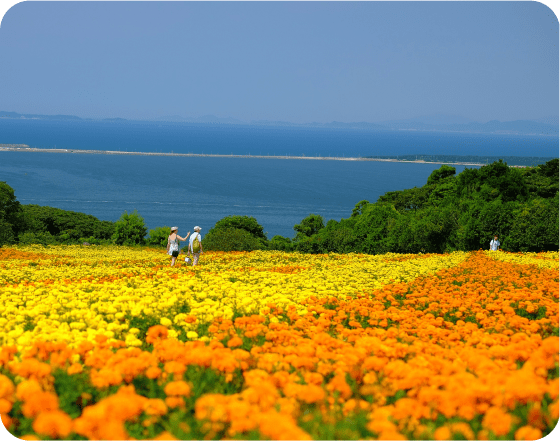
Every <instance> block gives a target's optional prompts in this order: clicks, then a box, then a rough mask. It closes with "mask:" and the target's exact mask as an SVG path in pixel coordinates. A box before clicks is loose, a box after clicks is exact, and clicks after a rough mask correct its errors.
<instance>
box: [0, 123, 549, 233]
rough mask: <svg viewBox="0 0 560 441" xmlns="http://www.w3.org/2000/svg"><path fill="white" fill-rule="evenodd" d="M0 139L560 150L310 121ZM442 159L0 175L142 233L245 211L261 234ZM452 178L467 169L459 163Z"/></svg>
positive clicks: (88, 129)
mask: <svg viewBox="0 0 560 441" xmlns="http://www.w3.org/2000/svg"><path fill="white" fill-rule="evenodd" d="M0 143H5V144H8V143H18V144H19V143H21V144H28V145H30V146H32V147H39V148H47V147H55V146H56V148H67V149H98V150H123V151H125V150H128V151H140V152H148V151H163V152H171V151H173V152H175V153H189V152H191V153H219V154H229V153H233V154H241V155H243V154H257V155H260V154H263V155H266V154H270V155H302V154H304V155H306V156H314V155H320V156H329V155H330V156H352V157H354V156H368V155H395V154H415V153H416V154H464V155H490V154H491V155H502V154H503V155H514V156H552V157H554V156H557V155H558V145H557V143H558V140H557V138H550V139H547V138H545V137H533V138H530V137H525V138H524V137H511V136H510V137H506V136H482V135H465V134H447V133H443V134H442V133H407V132H370V131H361V130H339V129H337V130H325V129H309V128H291V127H290V128H280V127H273V128H272V127H247V126H225V125H186V124H173V123H161V124H158V123H141V122H127V123H108V122H91V121H70V122H69V121H29V120H0ZM438 167H439V166H438V165H429V164H403V163H382V162H369V161H368V162H366V161H360V162H350V161H316V160H296V159H294V160H288V159H256V158H212V157H201V158H187V157H176V158H174V157H146V156H128V155H127V156H115V155H90V154H79V155H77V154H56V153H23V152H22V153H19V152H0V181H6V182H7V183H8V184H9V185H10V186H11V187H13V188H14V190H15V193H16V197H17V199H18V200H19V201H20V202H21V203H23V204H38V205H49V206H52V207H58V208H62V209H65V210H72V211H78V212H83V213H88V214H92V215H94V216H96V217H97V218H99V219H102V220H111V221H116V220H117V219H118V218H119V217H120V215H121V214H122V213H123V212H124V211H125V210H126V211H128V212H132V211H133V210H137V211H138V212H139V213H140V215H141V216H142V217H143V218H144V220H145V221H146V224H147V226H148V228H155V227H157V226H163V225H167V226H173V225H178V226H179V227H180V229H181V231H183V233H185V232H186V231H187V230H191V231H192V228H193V227H194V226H195V225H200V226H201V227H202V228H203V231H202V232H203V233H204V232H207V231H208V229H209V228H211V227H212V226H214V224H215V223H216V221H218V220H219V219H221V218H223V217H225V216H229V215H247V216H253V217H255V218H256V219H257V221H258V222H259V223H260V224H261V225H263V227H264V229H265V231H266V232H267V233H268V237H269V238H271V237H272V236H274V235H276V234H279V235H282V236H285V237H293V236H294V231H293V226H294V225H295V224H296V223H299V222H300V221H301V220H302V219H303V218H304V217H306V216H308V215H309V214H310V213H315V214H320V215H322V216H323V217H324V218H325V221H328V220H329V219H336V220H340V219H341V218H346V217H349V216H350V214H351V212H352V209H353V208H354V206H355V204H356V203H357V202H359V201H361V200H363V199H366V200H369V201H370V202H375V201H376V200H377V199H378V197H379V196H381V195H383V194H384V193H386V192H387V191H394V190H402V189H405V188H412V187H414V186H417V187H419V186H422V185H424V184H425V183H426V180H427V178H428V176H429V175H430V173H431V172H432V171H433V170H434V169H436V168H438ZM456 168H457V173H459V172H460V171H462V170H463V168H464V167H456Z"/></svg>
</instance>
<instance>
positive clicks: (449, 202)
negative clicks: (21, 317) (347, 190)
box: [0, 159, 559, 254]
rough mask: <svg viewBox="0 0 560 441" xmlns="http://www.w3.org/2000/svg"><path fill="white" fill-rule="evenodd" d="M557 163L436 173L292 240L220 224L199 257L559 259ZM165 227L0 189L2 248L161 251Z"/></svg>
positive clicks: (306, 222) (235, 219)
mask: <svg viewBox="0 0 560 441" xmlns="http://www.w3.org/2000/svg"><path fill="white" fill-rule="evenodd" d="M558 180H559V176H558V159H553V160H551V161H549V162H547V163H546V164H541V165H539V166H536V167H531V168H522V169H520V168H511V167H508V165H507V164H506V163H505V162H502V161H501V160H500V161H496V162H494V163H492V164H489V165H486V166H484V167H481V168H479V169H476V168H473V169H469V168H467V169H465V170H464V171H463V172H462V173H460V174H458V175H457V174H456V171H455V168H454V167H450V166H448V165H443V166H441V167H440V168H439V169H437V170H434V171H433V172H432V173H431V174H430V176H429V177H428V180H427V182H426V184H425V185H424V186H422V187H420V188H417V187H414V188H412V189H406V190H402V191H392V192H388V193H386V194H384V195H383V196H381V197H380V198H379V199H378V200H377V201H376V202H374V203H370V202H369V201H366V200H362V201H359V202H358V203H357V204H356V206H355V207H354V209H353V210H352V212H351V213H349V217H348V218H346V219H344V218H343V219H341V220H340V221H335V220H329V221H328V222H327V223H326V224H325V222H324V219H323V218H322V217H321V216H320V215H317V214H310V215H309V216H307V217H306V218H304V219H302V221H301V222H300V223H299V224H297V225H295V226H294V231H295V236H294V237H293V238H286V237H282V236H274V237H272V239H270V240H269V239H268V238H267V236H266V234H265V232H264V230H263V227H262V226H261V225H260V224H259V223H258V222H257V220H256V219H255V218H253V217H249V216H228V217H226V218H224V219H221V220H219V221H218V222H217V223H216V225H215V226H214V227H213V228H211V229H210V230H209V231H208V234H206V235H205V236H204V238H203V246H204V249H205V250H220V251H251V250H259V249H261V250H263V249H271V250H281V251H298V252H303V253H329V252H336V253H349V252H360V253H368V254H381V253H386V252H397V253H420V252H426V253H428V252H429V253H443V252H448V251H454V250H465V251H468V250H477V249H480V248H483V249H487V248H488V246H489V242H490V240H491V238H492V237H493V236H494V235H496V234H497V235H498V237H499V239H500V242H501V243H502V248H503V249H504V250H507V251H547V250H558V237H559V231H558V211H559V205H558V204H559V200H558ZM169 233H170V228H169V227H166V226H164V227H158V228H155V229H153V230H150V231H149V232H148V229H147V228H146V226H145V223H144V220H143V218H142V217H141V216H140V215H139V214H138V213H137V212H136V211H134V212H132V213H128V212H126V211H125V212H124V213H123V214H122V216H121V217H120V219H119V220H118V221H117V222H110V221H100V220H99V219H97V218H95V217H94V216H91V215H87V214H83V213H77V212H73V211H66V210H61V209H58V208H53V207H43V206H38V205H23V204H20V203H19V202H18V201H17V199H16V197H15V193H14V190H13V189H12V188H11V187H10V186H9V185H8V184H6V183H5V182H0V246H1V245H5V244H8V245H9V244H16V243H19V244H43V245H49V244H76V243H83V242H87V243H90V244H110V243H112V244H118V245H147V246H153V247H165V246H166V244H167V237H168V235H169Z"/></svg>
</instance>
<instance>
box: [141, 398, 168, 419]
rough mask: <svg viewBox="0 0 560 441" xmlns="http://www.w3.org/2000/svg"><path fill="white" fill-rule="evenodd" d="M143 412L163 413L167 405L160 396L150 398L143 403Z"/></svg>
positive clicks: (165, 411) (149, 413) (147, 413)
mask: <svg viewBox="0 0 560 441" xmlns="http://www.w3.org/2000/svg"><path fill="white" fill-rule="evenodd" d="M144 413H145V414H146V415H157V416H161V415H165V414H166V413H167V406H166V405H165V402H164V401H163V400H162V399H161V398H150V399H148V401H146V402H145V403H144Z"/></svg>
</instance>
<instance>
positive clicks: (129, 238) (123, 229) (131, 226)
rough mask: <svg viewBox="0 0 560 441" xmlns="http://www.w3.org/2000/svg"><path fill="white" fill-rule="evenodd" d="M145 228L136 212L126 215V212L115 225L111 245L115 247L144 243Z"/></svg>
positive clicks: (142, 220)
mask: <svg viewBox="0 0 560 441" xmlns="http://www.w3.org/2000/svg"><path fill="white" fill-rule="evenodd" d="M146 233H147V228H146V225H145V224H144V219H143V218H142V216H140V215H139V214H138V212H137V211H136V210H134V211H133V212H132V213H130V214H128V213H127V212H126V211H125V212H124V213H123V214H122V215H121V217H120V219H119V220H118V221H117V222H116V223H115V232H114V233H113V237H112V239H113V243H115V244H117V245H140V244H142V243H144V236H146Z"/></svg>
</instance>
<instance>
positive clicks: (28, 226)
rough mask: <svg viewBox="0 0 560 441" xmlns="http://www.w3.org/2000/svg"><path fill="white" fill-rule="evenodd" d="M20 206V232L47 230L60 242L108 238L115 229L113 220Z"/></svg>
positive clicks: (51, 208)
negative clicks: (21, 225) (21, 211)
mask: <svg viewBox="0 0 560 441" xmlns="http://www.w3.org/2000/svg"><path fill="white" fill-rule="evenodd" d="M22 208H23V216H24V222H23V228H22V230H21V231H20V233H23V232H31V233H36V232H43V233H46V232H48V233H50V234H51V235H52V236H55V237H58V240H59V241H60V242H62V243H67V244H70V243H78V242H79V241H80V238H82V237H95V238H97V239H101V240H108V239H111V237H112V235H113V233H114V230H115V224H114V222H110V221H100V220H99V219H97V218H96V217H95V216H92V215H90V214H84V213H79V212H75V211H67V210H61V209H60V208H54V207H47V206H40V205H33V204H31V205H22Z"/></svg>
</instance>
